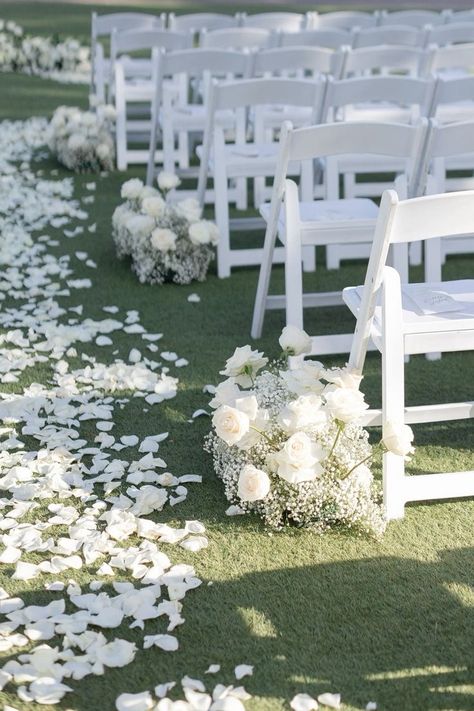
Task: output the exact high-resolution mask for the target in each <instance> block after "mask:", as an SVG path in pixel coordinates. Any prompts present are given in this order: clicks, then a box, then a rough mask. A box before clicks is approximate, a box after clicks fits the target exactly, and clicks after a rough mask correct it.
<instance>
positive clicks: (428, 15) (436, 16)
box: [378, 10, 447, 28]
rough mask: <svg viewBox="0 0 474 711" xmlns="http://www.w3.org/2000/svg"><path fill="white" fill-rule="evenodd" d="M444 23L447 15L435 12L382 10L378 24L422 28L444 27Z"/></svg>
mask: <svg viewBox="0 0 474 711" xmlns="http://www.w3.org/2000/svg"><path fill="white" fill-rule="evenodd" d="M446 21H447V14H446V13H445V12H436V11H435V10H395V11H392V12H389V11H387V10H382V11H381V12H380V15H379V19H378V24H379V25H380V26H382V27H383V26H385V25H411V26H412V27H419V28H422V27H424V26H425V25H444V23H445V22H446Z"/></svg>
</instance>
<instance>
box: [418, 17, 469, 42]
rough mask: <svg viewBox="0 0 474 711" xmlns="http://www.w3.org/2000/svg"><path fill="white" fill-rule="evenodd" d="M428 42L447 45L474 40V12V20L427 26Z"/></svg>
mask: <svg viewBox="0 0 474 711" xmlns="http://www.w3.org/2000/svg"><path fill="white" fill-rule="evenodd" d="M426 29H427V38H426V39H427V44H428V45H430V44H431V45H437V46H438V47H446V46H447V45H452V44H466V43H472V42H474V14H473V15H472V22H455V23H450V24H447V25H438V26H437V27H427V28H426Z"/></svg>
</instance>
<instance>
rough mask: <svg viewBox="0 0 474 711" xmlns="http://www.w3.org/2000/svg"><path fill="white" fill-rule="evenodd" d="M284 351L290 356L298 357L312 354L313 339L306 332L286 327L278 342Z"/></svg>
mask: <svg viewBox="0 0 474 711" xmlns="http://www.w3.org/2000/svg"><path fill="white" fill-rule="evenodd" d="M278 342H279V344H280V346H281V348H282V350H283V351H284V352H285V353H288V355H292V356H298V355H302V354H303V353H311V349H312V345H311V338H310V337H309V336H308V334H307V333H306V331H303V330H302V329H300V328H297V327H296V326H291V325H289V326H285V328H284V329H283V331H282V332H281V336H280V338H279V340H278Z"/></svg>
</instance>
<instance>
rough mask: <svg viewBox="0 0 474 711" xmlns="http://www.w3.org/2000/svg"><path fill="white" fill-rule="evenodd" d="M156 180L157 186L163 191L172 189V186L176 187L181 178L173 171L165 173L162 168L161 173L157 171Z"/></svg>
mask: <svg viewBox="0 0 474 711" xmlns="http://www.w3.org/2000/svg"><path fill="white" fill-rule="evenodd" d="M157 180H158V187H159V188H160V190H163V191H166V190H173V188H177V187H178V185H180V183H181V180H180V179H179V178H178V176H177V175H175V174H174V173H166V172H165V171H164V170H162V171H161V173H158V178H157Z"/></svg>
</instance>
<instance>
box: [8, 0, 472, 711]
mask: <svg viewBox="0 0 474 711" xmlns="http://www.w3.org/2000/svg"><path fill="white" fill-rule="evenodd" d="M223 6H224V3H223ZM137 7H138V3H137V4H135V5H134V9H136V8H137ZM191 7H192V8H193V9H194V10H196V9H197V8H196V4H192V3H190V4H189V10H191ZM227 7H229V6H227ZM91 9H92V6H88V5H53V4H43V3H41V4H36V3H21V4H17V3H15V2H9V3H7V2H5V3H0V16H1V17H3V18H5V19H14V20H16V21H17V22H19V23H20V24H21V25H23V26H24V27H25V29H26V30H27V31H29V32H31V33H35V34H37V33H48V32H50V31H51V27H54V28H55V30H57V28H59V27H60V28H61V30H62V32H61V34H65V35H66V34H71V35H76V36H78V37H81V38H82V39H85V38H87V36H88V30H89V16H90V12H91ZM122 9H123V8H122ZM162 9H163V10H167V9H171V3H169V4H168V5H166V6H165V5H163V6H161V5H159V4H158V3H157V6H156V10H162ZM182 9H184V7H183V8H182ZM200 9H203V8H200ZM258 9H259V8H258V7H256V6H252V10H253V11H257V10H258ZM112 10H113V7H112V6H107V11H112ZM103 11H105V8H103ZM63 30H64V32H63ZM0 87H1V96H2V102H1V104H0V119H5V118H22V119H23V118H27V117H28V116H32V115H51V114H52V112H53V111H54V109H55V107H56V106H57V105H59V104H77V105H80V106H83V107H84V106H85V105H86V101H87V93H88V90H87V88H86V87H83V86H65V85H61V84H57V83H54V82H51V81H45V80H42V79H40V78H34V77H33V78H32V77H26V76H17V75H15V76H13V75H0ZM56 167H57V166H56V164H55V163H54V161H52V160H51V161H45V162H44V163H43V164H42V165H41V168H43V169H44V170H45V171H46V172H47V171H49V170H50V169H53V168H56ZM144 172H145V170H144V167H143V166H139V167H136V168H134V169H132V170H130V171H128V172H127V173H120V174H119V173H114V174H111V175H110V176H109V177H107V178H97V179H96V178H95V177H93V178H91V176H75V177H74V181H75V186H76V190H75V194H76V196H77V197H80V196H83V195H85V194H88V191H87V190H86V187H85V184H86V183H88V182H90V181H91V179H93V180H97V191H96V202H95V204H94V206H92V208H91V209H90V222H97V233H96V234H93V235H92V234H88V233H87V232H86V233H85V235H82V236H80V237H79V238H77V239H71V240H68V239H62V240H61V244H60V246H59V247H58V248H56V251H57V253H58V254H65V253H71V254H74V252H75V251H76V250H77V249H84V250H86V251H87V252H88V253H89V256H90V257H91V258H92V259H93V260H95V261H96V262H97V264H98V269H97V271H95V272H94V273H93V274H92V278H93V281H94V286H93V289H91V290H84V291H80V292H78V293H77V294H78V295H74V296H71V297H70V298H67V299H64V300H63V301H64V303H65V305H66V306H74V305H77V304H79V303H83V304H84V312H85V313H87V315H88V316H91V317H92V318H102V317H103V312H102V310H101V309H102V306H104V305H107V304H116V305H117V306H119V307H120V309H121V312H122V313H123V311H122V310H127V309H137V310H138V311H139V312H140V315H141V321H142V323H143V325H144V326H145V327H146V328H147V329H149V330H150V331H160V332H163V333H164V338H163V341H162V347H163V348H166V349H167V350H172V351H176V352H177V353H179V355H180V356H183V357H185V358H187V359H188V360H189V362H190V365H189V366H188V367H187V368H182V369H181V370H180V371H179V372H178V375H179V378H180V392H179V393H178V396H177V397H176V398H175V399H174V400H170V401H169V402H168V403H165V404H164V405H160V406H158V407H156V408H154V409H153V410H151V411H150V412H151V413H153V414H152V416H145V415H143V412H142V407H143V403H142V401H141V400H137V399H135V400H134V399H133V398H132V399H131V401H130V404H128V405H127V406H126V408H125V409H124V410H122V411H120V410H119V411H118V415H117V417H116V422H117V424H116V429H115V430H114V434H115V436H120V435H121V434H130V433H135V434H137V435H139V436H140V438H142V437H144V436H145V435H148V434H154V433H156V432H163V431H169V432H170V438H169V439H168V440H167V441H166V442H165V443H164V444H163V445H162V447H161V449H160V454H162V456H163V457H164V458H165V459H166V461H167V462H168V465H169V468H170V471H172V472H175V473H177V474H184V473H189V472H193V473H197V474H202V475H203V484H202V485H201V486H198V485H191V487H190V495H189V497H188V499H187V500H186V501H185V502H184V503H182V504H180V505H179V506H178V507H177V509H176V511H173V510H171V512H170V510H169V509H168V510H166V511H165V512H163V513H162V514H160V515H159V520H160V521H184V519H199V520H200V521H202V522H203V523H204V524H205V526H206V528H207V532H208V536H209V540H210V545H209V547H208V548H207V549H206V550H205V551H201V552H200V553H199V554H192V553H187V552H185V551H182V549H173V550H172V551H171V552H170V557H171V556H172V557H173V561H176V562H178V561H180V560H182V561H183V562H190V563H192V564H193V565H194V566H195V567H196V570H197V574H198V575H199V577H201V578H202V579H203V581H204V585H203V586H201V587H200V588H199V589H197V590H196V591H192V592H191V593H190V594H189V596H188V597H187V598H186V600H185V603H184V610H183V616H184V617H185V618H186V623H185V624H184V625H183V626H182V627H181V628H179V629H178V634H177V636H178V637H179V641H180V649H179V651H177V652H175V653H173V654H165V653H163V652H162V651H160V650H157V649H151V650H146V651H143V650H142V651H140V652H139V653H138V654H137V656H136V658H135V661H134V662H133V664H131V665H130V666H127V667H125V668H123V669H109V670H107V671H106V674H105V675H104V676H89V677H87V678H86V679H85V680H84V681H82V682H71V685H72V686H74V689H75V691H74V693H73V694H68V695H66V697H65V698H64V700H63V702H62V703H61V704H60V705H59V706H58V708H62V709H75V710H76V711H91V710H92V711H96V710H99V709H101V710H102V709H103V711H109V710H111V709H113V708H114V701H115V698H116V697H117V696H118V694H119V693H121V692H138V691H143V690H145V689H152V688H153V687H154V686H155V685H156V684H158V683H160V682H163V681H168V680H171V679H176V680H179V679H180V678H181V677H183V676H184V675H185V674H188V675H189V676H191V677H195V678H196V677H197V678H200V679H202V678H204V677H203V674H204V671H205V670H206V669H207V667H208V666H209V665H210V664H213V663H218V664H221V666H222V670H221V672H220V673H219V674H218V675H217V677H216V681H222V682H223V683H232V680H233V669H234V666H236V665H237V664H241V663H244V662H245V663H249V664H253V665H255V672H254V675H253V676H252V677H250V678H246V679H245V680H244V682H245V686H246V688H247V689H248V691H249V692H250V693H251V694H252V695H253V697H254V698H253V699H252V700H251V701H249V702H247V704H246V706H247V708H248V709H250V710H254V711H279V710H280V709H289V705H288V701H289V700H290V699H291V698H292V696H293V695H294V694H295V693H297V692H304V691H305V692H307V693H310V694H311V695H314V696H315V695H317V694H320V693H322V692H324V691H334V692H340V693H341V694H342V698H343V704H344V706H343V708H345V709H348V710H349V709H353V710H355V709H357V710H360V709H364V708H365V706H366V704H367V702H369V701H371V700H374V701H376V702H377V705H378V706H377V708H378V709H380V710H384V711H385V710H386V711H395V710H396V709H397V710H398V709H401V710H403V711H427V710H428V709H429V710H431V709H433V710H434V709H436V710H439V711H441V710H444V711H448V710H450V711H451V710H453V711H454V710H461V709H462V710H463V711H468V709H474V677H473V668H472V663H473V639H474V578H473V563H474V526H473V520H474V501H472V500H466V501H450V502H445V503H428V504H424V505H410V506H408V507H407V511H406V516H405V518H404V519H403V520H401V521H397V522H392V523H391V524H390V525H389V527H388V530H387V533H386V535H385V538H384V539H383V540H382V541H381V542H374V541H372V540H368V539H364V538H357V537H350V536H347V535H342V534H331V535H327V536H325V537H318V536H315V535H313V534H311V533H308V532H305V531H301V530H288V531H285V532H284V533H281V534H274V535H271V534H269V533H268V532H267V531H266V530H265V529H264V527H263V526H262V525H261V524H260V522H259V521H258V520H257V519H254V518H247V517H245V518H242V517H237V518H229V517H226V515H225V510H226V508H227V506H228V502H227V501H226V500H225V498H224V495H223V490H222V486H221V483H220V482H219V481H218V480H217V479H216V477H215V476H214V474H213V471H212V468H211V462H210V458H209V457H208V455H206V454H205V453H204V452H203V451H202V440H203V437H204V435H205V434H206V432H207V431H208V428H209V421H208V420H207V419H206V418H199V419H197V420H196V421H195V422H194V423H193V424H190V423H188V419H189V418H190V416H191V414H192V413H193V411H194V410H195V409H197V408H199V407H203V406H205V404H206V398H207V396H206V395H203V393H202V387H203V385H205V384H206V383H217V381H218V379H219V376H218V371H219V370H220V369H221V368H222V366H223V363H224V361H225V359H226V358H227V357H228V356H229V355H230V354H231V353H232V352H233V350H234V348H235V347H236V346H238V345H244V344H246V343H248V342H249V341H250V337H249V328H250V321H251V315H252V309H253V298H254V293H255V288H256V281H257V270H256V269H241V270H237V271H235V273H234V274H233V275H232V277H231V278H230V279H227V280H218V279H217V277H216V275H215V270H214V269H213V270H212V273H211V274H210V276H209V278H208V280H207V282H206V283H204V284H197V285H196V284H194V285H191V286H189V287H178V286H174V285H167V286H165V287H161V288H160V287H151V286H141V285H139V283H138V282H137V280H136V278H135V276H134V275H133V274H132V273H131V271H130V269H129V266H128V264H127V263H125V262H119V261H118V260H117V259H116V258H115V254H114V249H113V245H112V241H111V215H112V212H113V210H114V208H115V206H116V205H117V204H118V203H119V201H120V196H119V193H120V185H121V183H122V182H123V181H124V180H125V179H127V178H128V177H132V176H136V177H142V178H143V177H144ZM65 175H67V172H66V171H63V170H60V176H61V177H62V176H65ZM50 233H51V234H53V235H54V236H56V235H57V236H59V237H60V232H59V231H58V230H50ZM72 264H73V267H74V270H75V276H77V277H91V270H89V269H87V268H86V267H84V266H83V264H82V263H81V262H79V260H77V259H76V258H75V257H74V256H73V257H72ZM473 272H474V256H472V255H469V256H465V257H456V258H449V259H448V262H447V264H446V267H445V271H444V276H445V277H446V278H455V277H459V278H467V277H472V274H473ZM282 276H283V275H282V270H281V268H278V269H275V274H274V279H273V282H274V283H273V284H272V287H273V288H274V290H275V291H276V290H277V289H280V288H281V287H282V282H283V279H282ZM363 276H364V265H363V264H359V263H349V264H344V265H343V267H342V268H341V269H340V270H339V271H337V272H328V271H326V270H325V269H324V267H323V266H321V268H318V271H317V273H316V274H310V275H306V281H307V286H308V288H310V287H311V283H312V282H317V284H318V288H322V289H324V288H325V287H326V286H328V285H331V288H337V287H338V286H340V287H342V286H345V285H348V284H356V283H361V281H362V280H363ZM420 277H421V272H420V271H419V270H414V271H413V278H414V279H416V278H420ZM193 292H197V293H198V294H199V295H200V297H201V302H200V303H198V304H194V303H188V301H187V297H188V295H189V294H191V293H193ZM282 326H283V314H282V313H280V312H270V315H269V316H267V318H266V321H265V327H264V337H263V338H262V339H261V340H260V341H259V342H257V343H256V344H255V345H256V346H257V347H258V348H259V350H265V351H266V352H267V354H274V355H276V354H277V338H278V335H279V333H280V330H281V327H282ZM305 326H306V329H307V330H308V332H309V333H318V332H320V333H324V332H334V333H338V332H341V329H347V328H349V329H350V328H352V327H353V321H352V318H351V316H350V315H349V314H348V312H346V310H345V309H344V308H331V309H325V310H322V311H320V312H317V313H315V312H310V313H308V314H307V320H306V324H305ZM114 345H115V347H116V348H118V349H119V355H120V357H123V358H126V357H127V354H128V351H129V350H130V347H131V339H130V336H128V335H127V334H120V333H118V334H117V335H115V336H114ZM84 352H86V353H88V354H89V355H96V356H97V358H98V359H99V360H101V359H102V358H103V352H102V351H101V349H100V348H98V347H96V346H94V345H93V344H85V345H84ZM326 362H327V363H328V364H329V363H331V364H341V363H343V362H344V358H332V359H327V360H326ZM406 372H407V400H408V401H409V403H411V402H413V403H415V402H417V403H421V402H423V401H424V402H439V401H442V400H445V401H449V400H453V401H454V400H455V399H471V400H474V377H473V373H474V354H473V353H469V354H453V355H446V356H444V357H443V358H442V360H440V361H437V362H428V361H426V360H425V359H424V358H422V357H414V358H412V359H411V361H410V363H409V364H408V365H407V368H406ZM47 377H48V375H47V373H46V371H45V370H44V369H43V370H38V371H36V370H31V369H30V370H27V371H26V372H25V374H24V376H23V378H22V380H21V381H20V383H19V384H15V386H8V387H9V388H11V389H12V390H15V391H17V390H19V389H21V388H22V387H24V386H25V385H26V384H28V383H30V382H34V381H38V382H41V381H43V382H46V379H47ZM363 390H364V391H365V393H366V395H367V400H368V402H369V403H370V404H371V405H373V406H376V405H378V404H379V403H380V393H379V390H380V360H379V358H378V357H377V356H375V355H371V356H369V358H368V362H367V369H366V374H365V379H364V381H363ZM415 445H416V446H417V450H416V454H415V456H414V458H413V460H412V462H411V463H410V470H411V471H412V472H413V473H416V472H419V471H438V470H440V471H442V470H443V468H445V467H450V468H452V469H453V470H461V469H463V468H464V469H467V468H469V467H470V468H473V459H474V434H473V426H472V421H471V422H469V421H465V422H460V423H452V424H448V423H439V424H433V425H424V426H419V427H416V428H415ZM127 451H130V450H127ZM135 454H137V453H136V452H135ZM129 456H133V450H132V454H131V455H129ZM156 520H158V517H157V519H156ZM73 572H74V575H65V576H64V579H65V580H67V579H68V578H69V577H74V579H76V580H77V581H78V582H79V583H83V584H84V585H85V584H86V583H87V582H88V581H89V580H91V579H92V577H91V576H92V575H93V572H92V571H88V570H87V569H86V568H83V569H82V570H81V571H77V574H76V571H73ZM0 574H1V575H0V585H2V586H5V587H6V588H7V589H8V590H9V591H10V592H12V593H13V594H19V595H20V596H21V597H22V598H23V599H24V600H25V601H26V602H27V604H46V603H47V602H49V601H50V600H51V599H52V597H51V594H50V593H47V592H45V591H44V588H43V583H44V580H42V579H41V578H40V579H39V580H40V582H38V581H31V582H27V583H24V582H23V583H22V582H17V581H15V583H13V581H10V579H9V576H10V574H11V567H9V566H4V567H2V569H0ZM59 577H60V576H59ZM211 582H212V585H210V584H209V585H207V584H206V583H211ZM117 634H118V635H119V636H121V637H124V638H126V639H130V640H135V641H137V644H139V642H140V639H141V635H140V634H137V633H136V632H135V631H133V630H132V631H130V630H129V629H128V627H127V625H124V626H123V628H120V629H119V630H117ZM139 646H141V644H139ZM6 658H9V657H8V656H7V657H6ZM67 683H69V682H67ZM8 689H9V690H10V689H12V687H8ZM0 702H2V703H3V704H10V705H11V706H13V707H15V708H17V709H19V710H20V709H21V710H26V709H30V708H31V709H32V708H38V706H36V705H34V704H29V703H26V702H21V701H19V699H18V697H17V696H16V694H15V693H14V692H12V691H8V692H7V691H3V692H0Z"/></svg>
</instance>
